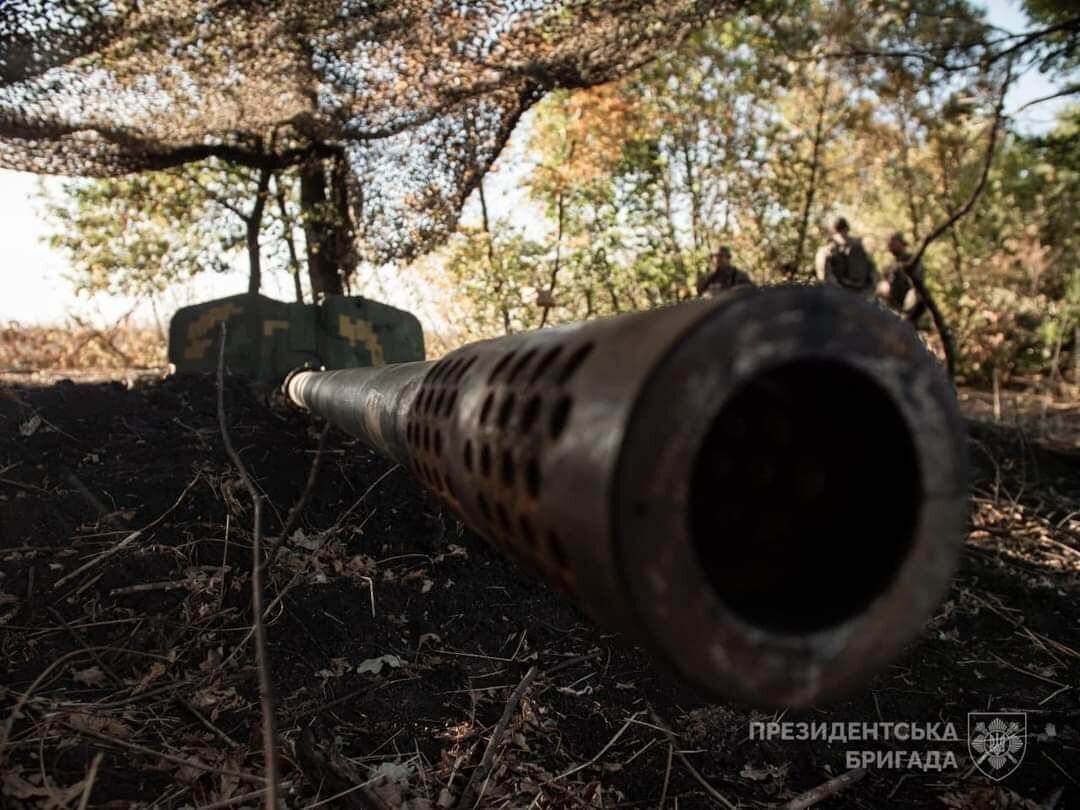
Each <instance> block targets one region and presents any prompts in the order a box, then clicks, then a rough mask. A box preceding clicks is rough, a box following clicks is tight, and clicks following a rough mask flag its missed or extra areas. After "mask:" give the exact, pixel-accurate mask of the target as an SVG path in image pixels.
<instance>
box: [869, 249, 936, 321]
mask: <svg viewBox="0 0 1080 810" xmlns="http://www.w3.org/2000/svg"><path fill="white" fill-rule="evenodd" d="M888 247H889V253H891V254H892V256H893V261H892V263H891V264H890V265H889V266H888V268H887V269H886V270H885V277H884V278H883V279H882V280H881V283H879V284H878V290H877V294H878V297H879V298H881V299H882V300H883V301H884V302H885V303H886V304H887V305H888V306H889V308H890V309H892V310H893V311H895V312H896V313H897V314H899V315H901V316H903V318H904V319H905V320H907V321H910V322H911V323H912V324H915V323H918V320H919V318H921V317H922V314H923V313H924V312H926V304H925V302H923V300H922V298H921V297H920V296H919V293H918V291H917V290H916V289H915V287H914V285H912V283H911V280H910V279H909V278H908V277H907V274H906V273H905V272H904V270H903V268H904V265H906V264H907V263H908V262H909V261H911V252H910V251H909V250H908V245H907V240H905V239H904V234H902V233H901V232H900V231H897V232H896V233H894V234H893V235H892V236H890V237H889V244H888ZM911 275H912V276H914V277H915V278H916V279H917V280H918V281H920V282H921V281H922V280H923V277H924V271H923V266H922V262H919V263H918V264H916V265H915V266H914V267H913V268H911Z"/></svg>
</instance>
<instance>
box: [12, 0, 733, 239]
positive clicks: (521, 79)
mask: <svg viewBox="0 0 1080 810" xmlns="http://www.w3.org/2000/svg"><path fill="white" fill-rule="evenodd" d="M742 2H744V0H610V1H609V2H588V0H568V1H564V2H557V0H456V1H455V0H443V1H442V2H439V0H427V1H426V2H425V1H424V0H368V1H365V0H284V1H283V2H262V3H254V2H241V0H5V2H2V3H0V167H6V168H11V169H18V170H24V171H31V172H41V173H56V174H67V175H113V174H121V173H126V172H130V171H138V170H144V169H158V168H164V167H168V166H174V165H178V164H180V163H185V162H189V161H192V160H198V159H202V158H207V157H219V158H222V159H226V160H231V161H235V162H239V163H243V164H245V165H250V166H255V167H268V168H284V167H287V166H293V165H300V164H304V163H306V162H309V161H311V160H312V159H314V158H329V157H334V156H344V157H345V158H346V159H347V161H348V164H349V167H350V168H351V170H352V171H351V182H350V195H349V197H350V201H351V207H352V209H353V212H354V215H355V216H356V219H357V223H358V225H359V226H360V229H361V231H362V234H363V238H364V241H365V242H366V243H367V245H368V248H369V250H372V251H373V252H374V254H375V255H378V256H380V257H382V258H389V257H410V256H414V255H416V254H417V253H419V252H422V251H424V250H426V249H428V248H430V247H431V246H433V245H434V244H436V243H437V242H438V241H439V240H440V239H441V238H443V237H444V236H445V235H446V234H447V233H448V231H449V230H450V229H452V228H453V227H454V225H455V224H456V221H457V217H458V214H459V212H460V209H461V206H462V204H463V203H464V200H465V198H466V197H467V196H468V194H469V192H470V191H471V190H472V189H473V188H474V187H475V185H476V183H477V182H478V180H479V178H480V177H482V176H483V173H484V172H485V171H486V170H487V168H488V167H489V166H490V165H491V163H492V161H493V160H494V159H495V157H496V156H497V155H498V153H499V151H500V149H501V148H502V146H503V145H504V143H505V142H506V140H507V138H508V137H509V134H510V131H511V130H512V128H513V126H514V124H515V123H516V122H517V120H518V119H519V117H520V116H521V114H522V113H523V112H524V111H525V110H526V109H528V107H529V106H530V105H531V104H533V103H535V102H536V101H537V100H538V99H539V98H540V97H541V96H542V95H543V94H544V93H545V92H546V91H548V90H550V89H552V88H555V87H584V86H589V85H593V84H597V83H600V82H604V81H608V80H610V79H612V78H614V77H616V76H618V75H620V74H621V73H624V72H625V71H627V70H629V69H631V68H633V67H635V66H637V65H639V64H641V63H643V62H645V61H646V60H648V58H649V57H650V56H651V55H652V54H653V53H654V52H655V51H657V50H658V49H664V48H671V47H672V46H673V45H674V44H676V43H677V42H678V41H679V39H680V38H681V37H683V36H684V35H685V34H686V33H688V32H689V31H690V30H691V29H692V28H693V27H695V26H697V25H700V24H701V23H702V22H703V21H704V20H705V19H707V18H709V17H711V16H715V15H718V14H721V13H727V12H730V11H731V10H733V9H734V8H735V7H737V6H738V5H740V4H741V3H742Z"/></svg>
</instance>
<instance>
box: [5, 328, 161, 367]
mask: <svg viewBox="0 0 1080 810" xmlns="http://www.w3.org/2000/svg"><path fill="white" fill-rule="evenodd" d="M165 357H166V339H165V336H164V335H163V334H161V333H160V332H158V330H156V329H152V328H145V327H139V326H133V325H131V324H130V323H128V322H126V321H120V322H119V323H117V324H114V325H112V326H109V327H107V328H104V329H98V328H96V327H94V326H93V325H92V324H88V323H85V322H79V321H74V322H72V323H70V324H68V325H66V326H22V325H20V324H18V323H16V322H11V323H9V324H8V325H7V326H5V327H4V328H3V329H0V373H8V374H11V373H18V374H27V373H31V372H35V371H42V370H50V369H79V370H82V371H103V370H117V369H133V368H134V369H148V368H157V367H160V366H163V365H164V364H165Z"/></svg>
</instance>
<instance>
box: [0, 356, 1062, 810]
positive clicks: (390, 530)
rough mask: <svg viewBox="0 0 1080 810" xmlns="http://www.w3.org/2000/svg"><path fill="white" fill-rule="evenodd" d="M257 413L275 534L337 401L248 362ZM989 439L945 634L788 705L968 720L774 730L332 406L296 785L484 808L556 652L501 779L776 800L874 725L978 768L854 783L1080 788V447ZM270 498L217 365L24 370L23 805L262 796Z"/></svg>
mask: <svg viewBox="0 0 1080 810" xmlns="http://www.w3.org/2000/svg"><path fill="white" fill-rule="evenodd" d="M227 410H228V421H229V428H230V433H231V436H232V439H233V442H234V444H235V445H236V447H237V449H238V451H239V452H240V454H241V456H242V458H243V460H244V462H245V463H246V465H247V466H248V467H249V469H250V470H251V471H252V474H253V476H254V478H255V479H256V483H257V486H258V487H259V488H260V489H261V490H262V491H263V492H264V493H265V495H266V503H267V509H266V523H267V529H266V531H267V534H268V537H269V539H271V540H272V539H274V538H275V537H276V535H277V533H278V532H280V530H281V526H282V523H283V521H284V519H285V516H286V514H287V513H288V511H289V509H290V507H291V506H292V505H293V504H294V503H295V502H296V500H297V499H298V498H299V496H300V494H301V492H302V491H303V490H304V484H305V480H306V478H307V475H308V470H309V467H310V465H311V462H312V459H313V457H314V452H315V447H316V445H317V434H318V430H319V428H318V426H317V425H315V424H313V423H312V421H311V420H310V419H309V418H308V417H307V416H306V415H304V414H301V413H298V412H295V411H293V410H290V409H288V408H286V407H284V406H282V405H280V404H277V403H275V404H267V403H266V401H265V400H264V399H263V398H262V397H261V395H259V394H258V393H257V392H255V391H254V390H253V389H251V388H250V387H249V386H248V385H247V384H246V383H244V382H242V381H240V380H235V379H232V380H229V381H228V384H227ZM972 457H973V461H974V463H975V467H976V483H975V488H974V494H973V505H972V527H971V533H970V535H969V537H968V542H967V545H966V547H965V553H964V555H963V562H962V566H961V569H960V571H959V573H958V575H957V576H956V578H955V581H954V584H953V588H952V592H951V593H950V595H949V598H948V600H947V601H946V602H945V604H944V605H943V606H942V607H941V609H940V611H939V613H938V615H937V616H935V617H934V618H933V619H932V620H931V621H930V622H929V624H928V626H927V629H926V632H925V633H924V635H923V637H922V638H921V639H920V640H919V641H918V642H917V643H915V644H913V645H912V646H911V647H910V648H909V649H908V650H907V652H906V654H905V655H904V656H903V657H902V659H901V660H899V661H898V662H897V663H896V664H895V665H893V666H892V667H890V668H888V669H887V670H886V671H885V672H883V673H881V674H880V675H879V676H878V677H877V678H876V679H875V680H874V681H873V682H872V683H871V684H869V685H867V686H866V688H865V689H863V690H862V691H861V692H860V693H858V694H856V695H853V696H852V697H851V698H850V699H848V700H846V701H843V702H837V703H834V704H831V705H823V706H819V707H817V708H815V709H814V710H811V711H808V712H803V713H801V714H799V715H795V714H794V713H788V714H786V715H784V716H783V718H782V719H783V720H784V721H794V722H798V721H801V720H807V721H813V722H818V721H827V722H829V723H845V724H846V723H851V722H860V723H861V722H867V723H870V722H877V721H887V722H894V723H895V722H904V723H919V724H924V723H940V724H945V723H953V724H955V728H956V729H957V731H958V733H959V739H958V740H955V741H947V742H943V743H929V742H926V741H921V742H901V741H888V742H885V741H878V742H874V741H869V742H860V741H848V742H846V743H845V742H834V743H831V744H829V743H826V742H823V741H798V740H788V741H785V740H780V739H774V740H769V741H765V740H758V739H755V740H750V739H749V729H750V723H751V722H752V721H766V722H768V721H772V720H778V719H780V718H779V716H778V715H773V714H766V713H763V712H760V711H757V710H755V709H754V708H752V707H749V706H745V705H740V704H735V703H720V704H717V703H708V702H706V701H704V700H702V699H701V698H700V697H699V696H697V695H696V694H695V693H694V692H693V691H692V690H689V689H687V688H685V687H684V686H683V685H681V684H680V683H678V682H677V681H675V680H673V679H672V678H671V677H670V676H669V675H667V674H666V673H665V672H663V671H662V670H660V669H658V668H655V667H654V666H653V665H652V664H651V663H650V662H649V661H648V660H647V659H646V658H645V657H644V655H643V654H642V653H641V652H640V651H638V650H637V649H635V648H634V647H633V646H631V645H629V644H628V643H626V642H625V641H623V640H622V639H620V638H619V637H618V636H614V635H611V634H608V633H605V632H603V631H602V630H600V629H598V628H597V627H596V626H594V625H593V624H592V623H591V622H590V621H589V620H588V619H587V618H585V617H584V616H582V615H581V614H580V613H579V612H578V611H577V610H576V609H575V608H574V607H573V606H572V605H571V604H570V603H568V602H567V601H566V600H565V599H564V597H562V596H560V595H559V594H558V593H556V592H555V591H553V590H551V589H549V588H548V587H547V586H545V585H544V584H543V583H542V582H540V581H539V580H538V579H537V578H536V577H535V576H534V575H533V574H532V573H531V572H530V571H528V570H525V569H523V568H522V567H520V566H519V565H518V564H516V563H515V562H513V561H511V560H508V559H505V558H503V557H502V556H500V555H499V554H498V553H497V552H496V551H494V550H493V549H491V548H490V547H488V546H487V545H486V544H484V543H483V542H482V541H480V540H478V539H477V538H475V537H474V536H473V535H471V534H470V533H469V532H468V531H465V530H463V528H462V527H461V525H460V524H459V523H458V522H457V521H456V519H455V518H454V517H453V516H452V515H451V514H450V513H448V512H447V511H445V510H444V509H442V508H441V507H440V506H439V505H438V504H437V502H436V501H435V500H433V499H432V498H430V497H428V496H427V495H426V494H425V493H424V491H423V490H422V489H421V488H420V487H419V486H418V485H417V484H416V483H414V482H413V481H412V480H411V479H410V477H409V476H408V475H407V474H406V473H405V472H404V471H403V470H401V469H397V470H391V467H390V465H389V464H388V463H387V462H385V461H383V460H381V459H380V458H378V457H376V456H374V455H373V454H372V453H371V452H369V451H368V450H366V449H365V448H364V447H363V446H361V445H359V444H358V443H357V442H355V441H353V440H351V439H349V438H348V437H346V436H344V435H342V434H340V433H337V432H332V433H331V435H330V439H329V441H328V444H327V447H326V450H325V454H324V466H323V470H322V475H321V478H320V483H319V486H318V487H317V489H316V491H315V492H314V494H313V496H312V498H311V500H310V503H309V504H308V506H307V508H306V510H305V512H304V514H303V518H302V519H301V521H300V532H299V533H297V534H294V535H293V537H292V538H290V541H289V543H288V544H286V547H285V549H284V550H283V552H282V553H281V554H280V555H279V556H278V557H277V559H276V561H275V563H274V565H273V567H272V570H271V571H270V572H269V580H270V581H269V582H268V583H267V587H266V600H267V602H268V603H269V604H270V605H271V607H270V609H269V611H268V619H267V621H268V634H269V642H270V660H271V668H272V675H273V681H274V690H275V695H276V705H277V711H276V716H277V724H278V729H279V733H280V735H281V745H280V756H281V770H282V778H283V781H284V782H285V783H286V786H285V789H284V795H285V798H286V801H287V803H288V805H289V806H290V807H308V806H310V805H312V804H314V803H315V802H317V801H322V800H326V799H328V798H330V797H331V796H332V795H333V794H334V793H337V792H340V791H341V790H344V789H346V788H348V787H351V786H352V785H355V784H358V783H360V782H362V781H364V780H372V782H371V784H370V785H369V786H368V787H367V788H365V789H364V790H354V791H352V792H351V793H349V794H348V795H346V796H343V797H339V798H334V799H331V800H330V801H329V802H327V803H326V804H323V805H320V806H330V807H333V806H338V807H372V806H384V807H403V806H404V807H412V808H421V807H429V806H430V807H437V806H453V804H454V803H456V801H457V800H458V797H459V795H460V793H461V792H462V790H463V788H464V786H465V784H466V782H467V781H468V779H469V776H470V775H471V773H472V771H473V770H474V769H475V767H476V765H477V764H478V763H479V761H480V758H481V756H482V754H483V750H484V747H485V746H486V744H487V740H488V737H489V736H490V734H491V731H492V728H493V726H494V725H495V723H496V722H497V721H498V719H499V717H500V715H501V714H502V712H503V709H504V706H505V705H506V702H507V700H508V698H509V697H510V694H511V692H513V690H514V687H515V686H517V685H518V683H519V682H520V681H521V679H522V678H523V676H525V674H526V672H527V671H528V670H529V668H530V667H531V666H534V665H535V666H536V667H537V669H538V670H539V673H540V674H539V675H538V676H537V677H536V680H535V681H534V682H533V684H532V686H531V688H530V689H529V690H528V692H527V694H526V696H525V698H524V699H523V701H522V702H521V704H520V706H519V707H518V709H517V711H516V712H515V713H514V715H513V720H512V722H511V723H510V727H509V732H508V733H507V735H506V737H505V738H504V739H503V740H502V741H501V745H500V747H499V748H498V755H497V757H496V759H495V761H494V767H493V769H492V771H491V774H490V777H489V779H488V780H487V782H486V784H484V785H483V786H482V787H483V793H482V798H481V799H480V806H482V807H522V808H524V807H574V806H580V805H584V806H588V807H632V806H641V807H657V806H660V805H661V804H662V803H663V805H664V806H666V807H669V808H671V807H676V806H677V807H679V808H684V809H689V808H697V807H713V806H721V803H720V800H719V799H717V798H715V796H716V795H717V794H719V795H722V796H723V797H725V799H726V800H727V801H728V802H730V803H731V804H732V805H738V806H742V807H766V806H771V805H774V804H778V803H782V802H784V801H787V800H789V799H791V798H793V797H795V796H797V795H799V794H801V793H802V792H804V791H807V790H809V789H811V788H814V787H815V786H817V785H820V784H822V783H824V782H826V781H828V780H829V779H831V778H832V777H834V776H837V775H839V774H842V773H844V772H845V771H846V770H848V766H847V762H846V756H845V754H846V752H847V751H858V750H872V751H879V750H880V751H883V752H888V751H890V750H892V751H896V750H903V751H917V752H919V753H920V755H923V754H925V753H926V752H927V751H929V750H931V749H937V750H939V751H945V750H948V751H951V752H953V753H954V755H955V757H956V761H957V767H955V768H947V769H945V770H930V771H924V770H921V769H919V768H914V769H912V768H901V769H894V768H881V767H871V768H870V770H869V773H868V774H866V776H865V777H864V778H862V779H861V780H860V781H858V782H856V783H854V784H852V785H850V786H848V787H846V788H845V789H844V790H842V791H841V792H840V793H838V794H837V795H836V796H834V797H832V798H830V799H828V800H826V802H825V803H824V805H823V806H827V807H852V808H854V807H858V808H882V807H958V808H960V807H962V808H967V807H973V808H976V807H994V808H999V807H1026V808H1036V807H1045V808H1050V807H1058V808H1073V807H1080V693H1078V691H1080V689H1078V688H1080V607H1078V601H1077V600H1078V597H1080V512H1078V510H1080V456H1077V455H1070V454H1067V453H1064V454H1063V453H1060V452H1052V451H1050V450H1048V449H1045V448H1041V447H1039V446H1037V445H1033V444H1031V443H1029V442H1027V441H1026V440H1025V437H1024V435H1023V434H1020V433H1018V432H1016V431H1015V430H1007V429H1001V428H996V427H990V426H982V425H973V426H972ZM251 521H252V508H251V501H250V498H249V497H248V496H247V494H246V493H245V491H244V489H243V487H242V486H241V483H240V480H239V477H238V475H237V472H236V470H235V469H234V468H233V467H232V465H231V464H229V462H228V460H227V458H226V455H225V452H224V449H223V447H222V442H221V438H220V435H219V433H218V429H217V413H216V404H215V388H214V384H213V382H212V381H211V380H208V379H203V378H194V377H175V378H170V379H167V380H164V381H161V382H150V383H145V384H141V385H140V384H137V385H135V386H134V387H132V388H127V387H125V386H122V385H119V384H116V383H113V384H78V385H76V384H73V383H58V384H56V385H53V386H50V387H47V388H7V389H3V390H0V739H3V731H2V729H3V725H2V724H3V723H6V722H10V723H11V729H10V739H9V741H8V744H7V746H6V750H4V749H3V747H0V807H12V808H21V807H34V808H37V807H60V806H65V805H68V806H72V807H74V806H77V805H78V804H79V802H80V800H81V799H82V798H83V796H84V794H85V793H87V792H88V791H89V805H88V806H92V807H134V806H140V807H144V806H151V805H152V806H155V807H162V808H166V807H184V806H190V807H200V806H205V805H208V804H213V803H215V802H217V803H224V802H228V801H229V800H230V799H232V800H233V801H232V802H231V803H229V804H218V805H217V806H232V807H245V806H246V807H256V806H259V803H260V798H259V797H258V795H257V794H256V795H254V796H253V797H251V798H249V799H247V800H244V799H242V798H238V797H242V796H244V795H246V794H249V793H253V792H254V791H257V790H259V787H260V782H259V780H260V778H261V775H262V773H263V757H262V753H261V742H260V729H261V719H260V718H261V714H260V710H259V700H258V687H257V674H256V669H255V654H254V646H253V644H252V643H251V642H250V641H249V640H247V636H248V631H249V628H250V625H251V605H250V572H251V542H252V535H251ZM137 530H142V532H141V534H139V535H138V536H137V537H135V538H134V539H131V534H132V533H133V532H135V531H137ZM121 543H124V545H123V546H122V547H121V548H120V549H119V550H118V551H113V553H112V554H111V555H110V556H108V557H101V555H103V554H106V553H109V552H110V551H111V550H115V549H116V548H117V546H118V545H119V544H121ZM95 559H100V560H101V561H100V562H99V563H94V564H92V565H90V563H92V562H94V560H95ZM223 565H224V569H223ZM81 566H88V567H86V568H85V569H84V570H82V571H79V568H80V567H81ZM223 571H224V575H223ZM852 575H854V576H857V575H858V573H857V572H852ZM797 607H798V606H793V609H797ZM378 659H381V661H380V660H378ZM20 699H24V705H23V707H22V709H21V712H20V713H19V714H18V716H15V715H14V714H13V712H14V710H15V708H16V703H17V701H19V700H20ZM995 710H1000V711H1005V710H1015V711H1026V712H1027V724H1028V725H1027V733H1028V737H1027V750H1026V755H1025V757H1024V760H1023V762H1022V764H1021V766H1020V767H1019V768H1018V769H1017V770H1016V772H1015V773H1013V774H1012V775H1011V776H1009V777H1008V778H1007V779H1005V780H1004V781H1002V782H1000V783H994V782H991V781H990V780H989V779H987V778H986V777H984V776H982V775H981V774H980V773H978V772H977V771H975V770H974V769H973V768H972V762H971V758H970V756H969V755H968V753H967V746H966V742H967V741H966V737H967V713H968V712H969V711H995ZM651 711H655V715H656V718H657V719H659V720H660V722H662V723H664V724H666V725H667V726H668V727H669V728H670V729H671V731H672V732H674V734H675V735H676V737H677V747H675V750H676V751H682V752H683V756H682V757H680V756H678V755H676V756H671V754H670V752H671V751H672V749H673V746H672V744H671V739H672V738H669V737H668V736H667V735H666V734H665V732H664V731H662V730H660V729H659V728H657V727H656V725H655V720H654V719H653V716H652V714H651V713H650V712H651ZM99 755H100V756H99ZM686 762H689V763H691V764H692V765H693V767H694V768H695V769H696V771H697V773H698V774H699V775H700V780H699V778H698V777H695V776H694V775H693V774H692V773H691V771H690V770H689V768H688V767H687V765H686ZM95 763H96V768H95ZM703 783H707V785H708V787H706V786H705V784H703ZM478 787H480V786H478ZM662 798H663V802H662V801H661V800H662ZM676 801H677V804H676ZM470 806H471V805H470Z"/></svg>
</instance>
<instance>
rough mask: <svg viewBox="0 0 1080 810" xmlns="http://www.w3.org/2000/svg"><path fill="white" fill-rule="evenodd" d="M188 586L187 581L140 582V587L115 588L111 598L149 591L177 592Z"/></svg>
mask: <svg viewBox="0 0 1080 810" xmlns="http://www.w3.org/2000/svg"><path fill="white" fill-rule="evenodd" d="M187 584H188V580H186V579H166V580H163V581H161V582H140V583H139V584H138V585H125V586H124V587H123V588H113V589H112V590H111V591H109V596H125V595H128V594H133V593H146V592H147V591H175V590H177V589H178V588H183V587H184V586H185V585H187Z"/></svg>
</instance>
